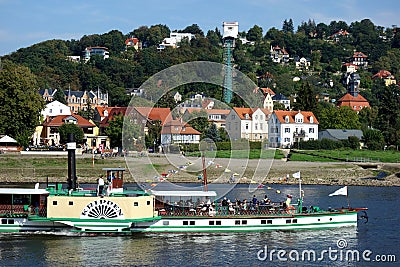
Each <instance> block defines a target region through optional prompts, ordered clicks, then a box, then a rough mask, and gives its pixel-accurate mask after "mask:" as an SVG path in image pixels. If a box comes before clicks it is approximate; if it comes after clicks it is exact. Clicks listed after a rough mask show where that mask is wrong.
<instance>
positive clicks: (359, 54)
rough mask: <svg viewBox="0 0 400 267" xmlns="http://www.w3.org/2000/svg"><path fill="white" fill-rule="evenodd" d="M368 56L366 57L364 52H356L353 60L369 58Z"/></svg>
mask: <svg viewBox="0 0 400 267" xmlns="http://www.w3.org/2000/svg"><path fill="white" fill-rule="evenodd" d="M367 57H368V56H367V55H365V54H364V53H363V52H354V54H353V58H367Z"/></svg>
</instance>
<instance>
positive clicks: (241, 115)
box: [233, 108, 271, 120]
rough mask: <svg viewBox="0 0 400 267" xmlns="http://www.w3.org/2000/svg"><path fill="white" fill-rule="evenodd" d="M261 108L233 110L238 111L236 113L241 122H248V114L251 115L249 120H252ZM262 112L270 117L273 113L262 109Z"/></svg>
mask: <svg viewBox="0 0 400 267" xmlns="http://www.w3.org/2000/svg"><path fill="white" fill-rule="evenodd" d="M257 109H259V108H233V110H235V111H236V113H237V114H238V115H239V118H240V119H241V120H246V114H248V115H249V118H248V120H251V118H252V116H253V113H254V112H255V111H256V110H257ZM260 110H261V111H262V112H263V113H264V114H265V115H270V114H271V112H270V111H269V110H268V109H266V108H260Z"/></svg>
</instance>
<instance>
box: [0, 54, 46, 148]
mask: <svg viewBox="0 0 400 267" xmlns="http://www.w3.org/2000/svg"><path fill="white" fill-rule="evenodd" d="M1 66H2V68H1V69H0V103H1V105H0V133H2V134H7V135H9V136H11V137H13V138H15V140H17V141H18V143H19V145H21V146H27V145H28V144H29V141H30V139H31V137H32V134H33V132H34V130H35V127H36V126H37V125H39V122H40V121H39V120H40V111H41V110H42V109H43V108H44V101H43V98H42V97H41V96H40V95H39V94H38V93H37V87H36V86H37V81H36V77H35V75H34V74H32V72H31V71H30V70H29V69H28V68H27V67H24V66H20V65H16V64H14V63H12V62H10V61H5V62H2V65H1Z"/></svg>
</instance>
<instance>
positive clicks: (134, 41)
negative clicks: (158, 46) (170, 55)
mask: <svg viewBox="0 0 400 267" xmlns="http://www.w3.org/2000/svg"><path fill="white" fill-rule="evenodd" d="M137 43H139V39H138V38H136V37H131V38H128V39H126V40H125V44H126V45H136V44H137Z"/></svg>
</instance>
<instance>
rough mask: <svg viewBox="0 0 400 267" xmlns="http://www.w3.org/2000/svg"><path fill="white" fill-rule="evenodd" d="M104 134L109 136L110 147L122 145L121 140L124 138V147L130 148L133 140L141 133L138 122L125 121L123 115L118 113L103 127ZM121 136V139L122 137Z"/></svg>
mask: <svg viewBox="0 0 400 267" xmlns="http://www.w3.org/2000/svg"><path fill="white" fill-rule="evenodd" d="M105 133H106V135H107V136H108V137H109V138H110V145H111V147H119V148H121V147H122V140H123V139H124V143H123V144H124V145H125V146H126V147H125V149H128V150H129V149H132V147H133V143H134V140H137V139H139V136H141V134H142V130H141V127H140V125H139V124H135V123H133V122H130V121H129V120H126V121H125V124H124V116H123V115H118V116H114V118H113V119H112V120H111V121H110V122H109V125H108V126H107V127H106V129H105ZM122 138H123V139H122Z"/></svg>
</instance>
